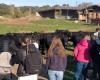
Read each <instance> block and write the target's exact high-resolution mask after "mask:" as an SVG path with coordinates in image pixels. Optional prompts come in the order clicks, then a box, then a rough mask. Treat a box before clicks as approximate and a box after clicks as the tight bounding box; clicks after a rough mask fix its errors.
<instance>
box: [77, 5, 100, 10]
mask: <svg viewBox="0 0 100 80" xmlns="http://www.w3.org/2000/svg"><path fill="white" fill-rule="evenodd" d="M91 7H99V8H100V5H89V6H84V7H78V9H79V10H84V9H87V8H91Z"/></svg>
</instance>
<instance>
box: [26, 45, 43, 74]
mask: <svg viewBox="0 0 100 80" xmlns="http://www.w3.org/2000/svg"><path fill="white" fill-rule="evenodd" d="M27 52H28V54H27V56H26V59H25V71H26V73H28V74H36V73H39V72H40V69H41V66H42V65H41V54H40V52H39V50H38V49H37V48H36V47H35V46H34V44H30V45H28V50H27Z"/></svg>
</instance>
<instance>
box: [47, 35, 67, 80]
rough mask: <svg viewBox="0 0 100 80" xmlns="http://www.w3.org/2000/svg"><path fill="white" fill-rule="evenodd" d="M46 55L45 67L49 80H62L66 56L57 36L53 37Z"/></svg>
mask: <svg viewBox="0 0 100 80" xmlns="http://www.w3.org/2000/svg"><path fill="white" fill-rule="evenodd" d="M47 55H48V57H47V64H46V65H47V70H48V76H49V80H63V76H64V71H65V69H66V64H67V56H66V54H65V49H64V47H63V44H62V42H61V40H60V38H59V36H54V37H53V40H52V43H51V45H50V47H49V49H48V54H47Z"/></svg>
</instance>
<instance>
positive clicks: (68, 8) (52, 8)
mask: <svg viewBox="0 0 100 80" xmlns="http://www.w3.org/2000/svg"><path fill="white" fill-rule="evenodd" d="M95 6H96V7H100V5H89V6H78V7H71V6H54V7H48V8H40V9H39V10H38V12H44V11H50V10H57V9H65V10H84V9H86V8H90V7H95Z"/></svg>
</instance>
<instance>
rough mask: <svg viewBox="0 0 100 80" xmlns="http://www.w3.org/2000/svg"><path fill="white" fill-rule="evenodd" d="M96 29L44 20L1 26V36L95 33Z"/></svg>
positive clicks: (63, 21)
mask: <svg viewBox="0 0 100 80" xmlns="http://www.w3.org/2000/svg"><path fill="white" fill-rule="evenodd" d="M95 28H96V27H94V26H92V25H85V24H83V23H78V24H76V23H74V22H72V21H68V20H64V19H43V20H39V21H34V22H31V23H28V24H0V34H5V33H9V32H17V33H18V32H36V31H38V32H52V31H55V30H56V29H62V30H69V31H79V30H84V31H93V30H95Z"/></svg>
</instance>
